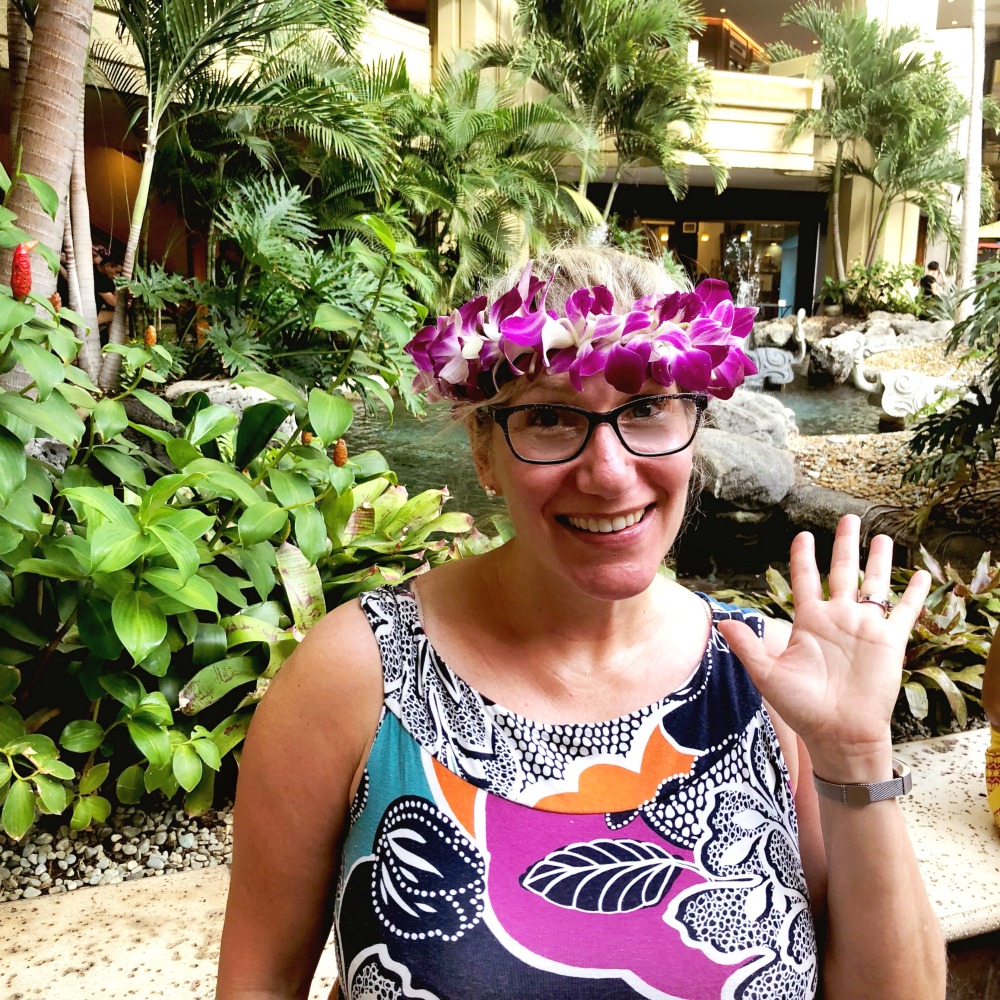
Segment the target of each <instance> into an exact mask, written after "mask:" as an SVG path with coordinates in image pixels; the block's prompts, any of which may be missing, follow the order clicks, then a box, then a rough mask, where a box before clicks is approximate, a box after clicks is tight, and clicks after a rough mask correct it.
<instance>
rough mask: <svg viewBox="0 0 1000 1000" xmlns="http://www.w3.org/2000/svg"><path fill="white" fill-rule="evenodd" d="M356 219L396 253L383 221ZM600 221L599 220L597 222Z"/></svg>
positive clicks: (377, 218) (394, 242) (371, 217)
mask: <svg viewBox="0 0 1000 1000" xmlns="http://www.w3.org/2000/svg"><path fill="white" fill-rule="evenodd" d="M358 218H359V219H360V220H361V221H362V222H363V223H364V224H365V225H366V226H367V227H368V228H369V229H370V230H371V231H372V232H373V233H374V234H375V237H376V239H378V241H379V243H381V244H382V246H384V247H385V248H386V250H388V251H389V253H391V254H394V253H395V252H396V238H395V237H394V236H393V235H392V230H391V229H390V228H389V227H388V225H386V223H385V222H384V220H382V219H380V218H379V217H378V216H376V215H368V214H365V215H360V216H358ZM598 221H600V220H598Z"/></svg>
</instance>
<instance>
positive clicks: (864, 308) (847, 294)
mask: <svg viewBox="0 0 1000 1000" xmlns="http://www.w3.org/2000/svg"><path fill="white" fill-rule="evenodd" d="M920 274H921V268H920V266H919V265H918V264H889V263H887V262H886V261H884V260H882V258H881V257H880V258H879V259H878V260H876V261H875V263H874V264H873V265H872V266H871V267H865V266H864V265H863V264H862V263H861V261H860V260H856V261H855V262H854V264H853V265H852V266H851V270H850V271H849V272H848V275H847V282H846V285H845V287H844V289H843V296H844V300H845V301H846V302H847V303H848V304H849V305H850V306H851V308H853V309H855V310H857V311H858V312H861V313H870V312H875V311H876V310H882V311H884V312H894V313H910V314H916V313H917V312H919V311H920V308H921V306H920V301H919V296H918V295H917V291H918V287H919V286H918V285H917V281H918V280H919V279H920Z"/></svg>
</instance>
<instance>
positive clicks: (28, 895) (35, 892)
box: [21, 885, 42, 899]
mask: <svg viewBox="0 0 1000 1000" xmlns="http://www.w3.org/2000/svg"><path fill="white" fill-rule="evenodd" d="M41 894H42V891H41V889H36V888H35V887H34V886H33V885H29V886H28V888H27V889H25V890H24V892H23V893H21V895H22V896H23V897H24V898H25V899H35V898H36V897H37V896H40V895H41Z"/></svg>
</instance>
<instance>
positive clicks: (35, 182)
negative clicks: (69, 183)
mask: <svg viewBox="0 0 1000 1000" xmlns="http://www.w3.org/2000/svg"><path fill="white" fill-rule="evenodd" d="M21 177H22V178H23V179H24V183H25V184H27V185H28V187H29V188H31V191H32V194H34V196H35V197H36V198H37V199H38V204H39V205H40V206H41V209H42V211H43V212H44V213H45V214H46V215H47V216H48V217H49V218H50V219H55V217H56V213H57V212H58V211H59V195H58V194H57V193H56V190H55V188H54V187H52V185H51V184H49V183H48V181H43V180H42V178H41V177H36V176H35V175H34V174H21ZM40 246H41V244H39V247H40Z"/></svg>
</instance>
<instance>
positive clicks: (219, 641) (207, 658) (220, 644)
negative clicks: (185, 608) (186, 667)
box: [191, 622, 229, 667]
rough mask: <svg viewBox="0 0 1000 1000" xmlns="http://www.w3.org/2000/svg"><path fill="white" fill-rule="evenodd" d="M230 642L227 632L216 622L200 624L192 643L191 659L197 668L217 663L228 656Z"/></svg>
mask: <svg viewBox="0 0 1000 1000" xmlns="http://www.w3.org/2000/svg"><path fill="white" fill-rule="evenodd" d="M228 647H229V640H228V638H227V636H226V630H225V629H224V628H223V627H222V626H221V625H218V624H216V623H215V622H199V623H198V631H197V633H196V634H195V637H194V640H193V641H192V643H191V657H192V660H193V661H194V665H195V666H196V667H204V666H206V665H208V664H210V663H216V662H217V661H219V660H222V659H224V658H225V656H226V649H227V648H228Z"/></svg>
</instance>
